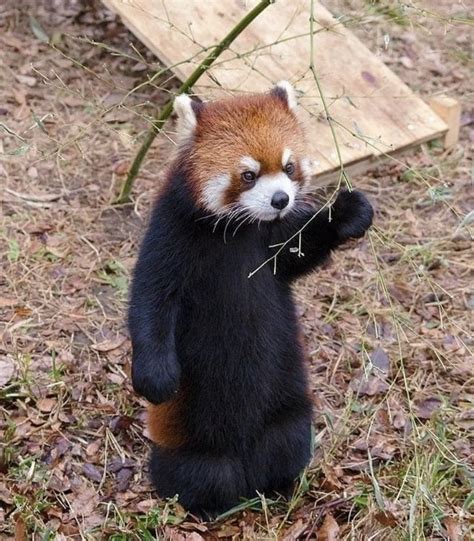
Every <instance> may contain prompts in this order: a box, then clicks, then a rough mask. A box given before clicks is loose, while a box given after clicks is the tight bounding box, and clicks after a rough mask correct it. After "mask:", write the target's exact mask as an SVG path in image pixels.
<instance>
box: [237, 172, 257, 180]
mask: <svg viewBox="0 0 474 541" xmlns="http://www.w3.org/2000/svg"><path fill="white" fill-rule="evenodd" d="M240 178H241V179H242V180H243V181H244V182H253V181H254V180H255V179H256V178H257V175H256V174H255V173H254V172H253V171H244V172H243V173H242V174H241V175H240Z"/></svg>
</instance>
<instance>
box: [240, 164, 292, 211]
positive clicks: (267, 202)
mask: <svg viewBox="0 0 474 541" xmlns="http://www.w3.org/2000/svg"><path fill="white" fill-rule="evenodd" d="M297 191H298V184H297V183H296V182H293V181H292V180H291V179H290V178H289V177H288V175H285V173H276V174H273V175H262V176H261V177H260V178H259V179H258V180H257V182H256V183H255V186H254V187H253V188H251V189H250V190H246V191H245V192H243V193H242V194H241V196H240V198H239V203H240V204H241V205H242V207H244V208H245V209H247V210H248V211H249V212H250V213H251V214H253V216H254V217H255V218H257V219H258V220H266V221H270V220H274V219H275V218H277V217H278V216H280V217H283V216H285V214H287V213H288V212H289V211H290V210H291V209H292V208H293V205H294V204H295V197H296V193H297ZM276 192H284V193H286V194H287V195H288V198H289V201H288V205H287V206H286V207H285V208H284V209H282V210H279V209H276V208H274V207H272V198H273V196H274V195H275V193H276Z"/></svg>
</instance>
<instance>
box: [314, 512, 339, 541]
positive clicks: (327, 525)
mask: <svg viewBox="0 0 474 541" xmlns="http://www.w3.org/2000/svg"><path fill="white" fill-rule="evenodd" d="M339 530H340V528H339V525H338V523H337V522H336V521H335V519H334V517H333V516H332V515H330V514H327V515H326V517H325V518H324V522H323V524H322V526H321V528H319V530H318V541H338V540H339Z"/></svg>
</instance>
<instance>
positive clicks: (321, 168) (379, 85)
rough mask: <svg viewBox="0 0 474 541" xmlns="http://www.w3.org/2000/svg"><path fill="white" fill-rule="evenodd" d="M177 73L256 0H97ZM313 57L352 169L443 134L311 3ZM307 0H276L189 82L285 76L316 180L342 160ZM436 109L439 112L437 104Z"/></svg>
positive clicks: (210, 86)
mask: <svg viewBox="0 0 474 541" xmlns="http://www.w3.org/2000/svg"><path fill="white" fill-rule="evenodd" d="M103 1H104V3H105V4H106V5H107V6H108V7H109V8H110V9H112V10H114V11H115V12H117V13H118V14H119V15H120V16H121V17H122V19H123V21H124V23H125V25H126V26H127V27H128V28H129V29H130V30H131V31H132V32H133V33H134V34H135V35H136V36H137V37H138V38H139V39H140V40H141V41H142V42H143V43H144V44H145V45H146V46H147V47H148V48H149V49H150V50H151V51H152V52H153V53H155V54H156V56H157V57H158V58H159V59H160V60H161V61H162V62H163V63H164V64H165V65H166V66H170V67H171V70H172V72H173V73H174V74H175V75H176V76H177V77H178V78H179V79H181V80H184V79H186V78H187V77H188V76H189V75H190V74H191V72H192V71H193V70H194V68H195V67H196V66H197V64H199V62H200V61H201V60H202V59H203V58H204V56H205V54H206V52H203V51H202V50H203V49H204V48H206V47H209V46H212V45H215V44H217V43H218V42H219V41H220V40H221V39H222V38H223V36H225V34H227V32H229V31H230V30H231V28H233V27H234V26H235V24H236V23H237V22H238V21H239V20H240V19H241V18H242V17H243V16H244V15H245V13H247V12H248V11H249V10H250V9H251V8H252V7H253V6H254V5H255V4H256V3H257V2H256V1H245V2H244V1H243V0H221V1H220V2H217V1H208V2H201V1H198V0H173V1H170V2H166V1H165V0H103ZM314 15H315V19H316V23H315V25H314V28H315V31H316V32H315V34H314V36H313V44H314V63H315V66H316V70H317V73H318V78H319V79H320V82H321V86H322V91H323V94H324V97H325V98H326V101H327V103H328V106H329V110H330V115H331V117H332V118H333V119H334V125H335V130H336V138H337V141H338V146H339V149H340V152H341V156H342V161H343V163H344V164H345V165H347V167H348V170H349V171H351V170H353V171H355V172H358V173H361V172H363V171H364V170H366V169H368V168H369V167H370V166H371V164H373V163H374V162H377V161H379V159H380V158H381V157H385V156H387V155H392V154H395V153H399V152H401V151H405V150H407V149H409V148H411V147H414V146H417V145H419V144H421V143H423V142H426V141H430V140H433V139H437V138H441V137H444V136H445V135H446V133H447V131H448V127H447V125H446V124H445V123H444V121H443V120H441V118H440V117H439V116H438V115H437V114H436V113H435V112H434V111H433V109H431V108H430V107H429V106H428V105H427V104H426V103H425V102H424V101H423V100H422V99H421V98H420V97H418V96H416V95H415V94H414V93H413V92H412V91H411V90H410V89H409V88H408V87H407V86H406V85H405V84H404V83H403V82H402V81H401V80H400V79H399V78H398V77H397V76H396V75H395V74H394V73H393V72H392V71H391V70H390V69H389V68H388V67H387V66H386V65H385V64H384V63H383V62H382V61H381V60H380V59H379V58H378V57H377V56H376V55H375V54H373V53H371V52H370V51H369V49H367V47H365V45H364V44H363V43H362V42H361V41H360V40H359V39H358V38H356V37H355V36H354V35H353V34H352V33H351V32H350V31H349V30H348V29H347V28H346V27H345V26H344V25H343V24H342V23H341V22H340V21H338V20H337V19H335V18H334V17H333V16H332V15H331V13H330V12H329V11H327V10H326V9H325V8H324V7H323V6H322V5H321V4H319V3H317V2H315V4H314ZM309 17H310V8H309V2H308V1H307V0H292V1H291V2H289V1H279V2H278V1H277V2H276V3H274V4H272V5H271V6H269V7H268V8H267V9H266V10H265V11H264V12H263V13H262V14H261V15H260V16H259V17H258V18H257V19H256V20H255V21H253V22H252V24H251V25H250V26H249V27H248V28H247V29H246V30H244V32H243V33H242V34H241V35H240V36H239V37H238V38H237V40H236V41H235V42H234V43H233V45H232V47H231V49H230V50H228V51H225V52H224V53H223V54H222V56H221V57H220V58H219V59H218V60H217V61H216V63H215V64H214V66H213V67H212V68H211V69H210V70H209V71H208V72H207V73H206V74H205V75H204V76H203V77H202V78H201V79H200V81H199V83H198V84H197V85H196V86H195V87H194V91H195V93H196V94H198V95H200V96H201V97H202V98H203V99H205V100H206V99H212V98H216V97H222V96H224V95H232V94H235V93H238V92H261V91H265V90H267V89H268V88H270V87H271V85H272V84H274V83H275V82H277V81H279V80H282V79H286V80H289V81H290V82H291V83H292V84H293V85H294V86H295V88H296V89H297V92H298V95H299V102H300V105H301V107H300V110H301V112H300V114H301V119H302V121H303V122H304V124H305V125H306V133H307V139H308V146H309V148H308V151H309V156H310V158H311V159H312V171H313V175H314V177H315V181H318V178H317V177H320V178H319V180H322V179H324V180H326V179H328V178H329V177H330V176H331V175H332V174H333V173H334V172H337V171H338V170H339V167H340V163H339V160H338V157H337V152H336V146H335V143H334V139H333V136H332V134H331V130H330V128H329V125H328V122H327V120H326V117H325V114H324V108H323V105H322V101H321V97H320V95H319V93H318V90H317V87H316V84H315V81H314V77H313V75H312V73H311V72H310V70H309V63H310V35H309ZM438 112H439V111H438Z"/></svg>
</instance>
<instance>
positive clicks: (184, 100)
mask: <svg viewBox="0 0 474 541" xmlns="http://www.w3.org/2000/svg"><path fill="white" fill-rule="evenodd" d="M202 107H203V103H201V102H198V101H194V100H192V99H191V98H190V97H189V96H188V95H187V94H180V95H179V96H176V98H175V100H174V104H173V108H174V111H175V113H176V114H177V115H178V135H179V137H180V138H185V137H188V136H190V135H192V133H193V132H194V130H195V128H196V125H197V122H198V115H199V112H200V110H201V108H202Z"/></svg>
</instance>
